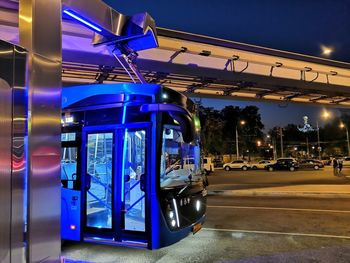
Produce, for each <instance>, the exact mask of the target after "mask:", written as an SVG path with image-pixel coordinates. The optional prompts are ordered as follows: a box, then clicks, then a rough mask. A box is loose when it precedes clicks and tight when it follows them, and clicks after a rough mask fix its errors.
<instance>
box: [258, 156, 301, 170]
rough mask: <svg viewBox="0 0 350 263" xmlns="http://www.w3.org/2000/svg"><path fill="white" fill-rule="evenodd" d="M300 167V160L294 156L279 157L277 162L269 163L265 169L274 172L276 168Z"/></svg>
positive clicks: (293, 168) (294, 168)
mask: <svg viewBox="0 0 350 263" xmlns="http://www.w3.org/2000/svg"><path fill="white" fill-rule="evenodd" d="M298 168H299V164H298V162H297V161H296V160H295V159H294V158H279V159H277V161H276V163H273V164H268V165H266V166H265V169H266V170H268V171H270V172H272V171H274V170H289V171H295V170H296V169H298Z"/></svg>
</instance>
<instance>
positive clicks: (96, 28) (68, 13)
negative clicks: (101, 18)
mask: <svg viewBox="0 0 350 263" xmlns="http://www.w3.org/2000/svg"><path fill="white" fill-rule="evenodd" d="M63 13H65V14H67V15H69V16H70V17H72V18H74V19H76V20H78V21H79V22H81V23H83V24H84V25H86V26H88V27H90V28H91V29H93V30H95V31H97V32H102V29H101V28H98V27H97V26H95V25H93V24H92V23H90V22H88V21H86V20H85V19H84V18H82V17H79V16H78V15H76V14H74V13H73V12H72V11H70V10H63Z"/></svg>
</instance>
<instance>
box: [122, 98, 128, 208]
mask: <svg viewBox="0 0 350 263" xmlns="http://www.w3.org/2000/svg"><path fill="white" fill-rule="evenodd" d="M125 97H126V96H125ZM125 121H126V105H124V106H123V117H122V124H125ZM127 142H128V129H127V128H126V129H125V132H124V141H123V159H122V190H121V201H122V202H124V195H125V193H124V184H125V180H124V178H125V159H126V147H127Z"/></svg>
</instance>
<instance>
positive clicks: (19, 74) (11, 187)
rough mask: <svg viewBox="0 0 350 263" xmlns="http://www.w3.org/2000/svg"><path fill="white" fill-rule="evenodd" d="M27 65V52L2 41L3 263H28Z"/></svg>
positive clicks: (0, 200) (0, 220)
mask: <svg viewBox="0 0 350 263" xmlns="http://www.w3.org/2000/svg"><path fill="white" fill-rule="evenodd" d="M25 62H26V53H25V50H23V49H22V48H20V47H16V46H14V45H12V44H10V43H7V42H4V41H1V40H0V68H1V70H0V207H1V213H0V262H9V260H11V262H16V263H17V262H18V263H21V262H24V261H25V258H24V256H25V242H24V241H25V240H23V238H24V236H25V234H24V222H23V218H24V206H23V196H24V175H25V152H24V145H23V142H24V137H25V131H26V115H25V112H26V111H25V110H26V103H25V90H24V81H25ZM9 209H10V210H9ZM7 220H8V221H7ZM5 221H6V222H5ZM4 227H5V228H4Z"/></svg>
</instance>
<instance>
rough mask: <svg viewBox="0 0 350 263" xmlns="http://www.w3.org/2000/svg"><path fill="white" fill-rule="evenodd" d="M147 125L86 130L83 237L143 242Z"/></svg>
mask: <svg viewBox="0 0 350 263" xmlns="http://www.w3.org/2000/svg"><path fill="white" fill-rule="evenodd" d="M147 136H148V128H147V126H141V127H140V126H135V125H132V126H128V127H116V126H114V127H110V128H109V127H106V126H104V127H86V128H84V130H83V144H85V145H86V147H83V148H84V153H83V154H84V156H85V158H83V159H84V160H83V167H85V168H83V169H82V172H83V174H84V176H83V177H84V183H83V184H84V187H85V191H84V192H85V194H84V197H85V200H84V205H85V211H84V218H85V233H84V234H85V236H87V237H88V238H89V237H93V236H96V234H97V236H98V237H102V238H103V237H105V238H106V239H107V241H108V240H110V241H111V242H124V241H126V242H127V241H128V240H130V241H134V240H141V241H142V240H144V238H145V230H146V223H145V222H146V214H147V213H146V204H145V194H146V192H145V191H146V189H145V178H146V176H147V173H148V172H147V170H146V169H147V165H146V163H147V161H146V156H147V155H148V154H147V152H146V143H147V140H146V139H147Z"/></svg>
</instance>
